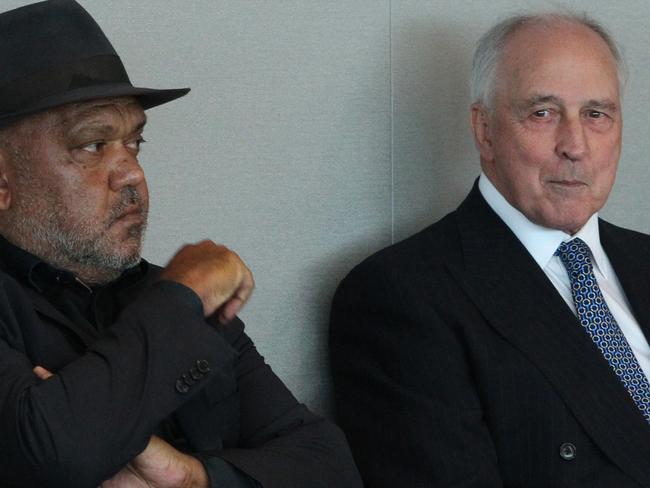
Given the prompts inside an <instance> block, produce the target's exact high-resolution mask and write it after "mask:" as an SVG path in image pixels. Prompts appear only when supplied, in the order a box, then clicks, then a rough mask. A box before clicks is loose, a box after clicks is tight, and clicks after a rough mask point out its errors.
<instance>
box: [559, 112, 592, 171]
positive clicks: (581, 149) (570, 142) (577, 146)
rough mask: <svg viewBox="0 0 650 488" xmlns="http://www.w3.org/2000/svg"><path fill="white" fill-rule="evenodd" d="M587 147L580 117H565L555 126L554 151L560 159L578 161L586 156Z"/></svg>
mask: <svg viewBox="0 0 650 488" xmlns="http://www.w3.org/2000/svg"><path fill="white" fill-rule="evenodd" d="M588 150H589V145H588V142H587V138H586V135H585V127H584V126H583V124H582V120H581V117H580V116H576V117H566V118H564V119H563V120H562V122H561V123H560V124H559V125H558V126H557V135H556V147H555V151H556V153H557V155H558V156H559V157H561V158H562V159H568V160H569V161H579V160H581V159H582V158H584V156H585V155H586V154H587V151H588Z"/></svg>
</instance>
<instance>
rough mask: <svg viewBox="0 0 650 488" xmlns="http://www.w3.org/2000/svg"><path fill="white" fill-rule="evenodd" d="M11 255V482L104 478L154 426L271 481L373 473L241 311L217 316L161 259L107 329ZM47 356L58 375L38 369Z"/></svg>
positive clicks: (337, 481)
mask: <svg viewBox="0 0 650 488" xmlns="http://www.w3.org/2000/svg"><path fill="white" fill-rule="evenodd" d="M5 269H6V263H4V262H1V260H0V486H21V487H30V488H31V487H39V488H40V487H46V486H61V487H66V488H70V487H85V488H95V487H97V486H98V485H99V483H100V482H101V481H102V480H105V479H107V478H109V477H110V476H112V474H114V473H115V472H116V471H118V470H119V469H120V468H121V467H122V466H124V465H125V464H126V463H127V462H128V461H129V460H130V459H132V458H133V457H134V456H135V455H137V454H138V453H139V452H141V451H142V450H143V449H144V447H145V446H146V444H147V442H148V439H149V437H150V435H151V434H152V433H154V432H155V433H158V434H160V435H163V436H164V437H165V438H166V439H167V440H169V441H170V442H172V443H173V444H174V445H176V446H179V447H181V448H184V449H187V450H188V451H190V452H192V453H193V454H197V455H201V454H206V455H213V456H220V457H222V458H224V459H226V460H227V461H229V462H230V463H232V464H233V465H235V466H237V467H238V468H239V469H241V470H242V471H243V472H245V473H247V474H249V475H250V476H252V477H253V478H255V479H256V480H258V481H259V482H260V483H261V484H262V485H263V486H264V487H305V486H320V487H328V488H329V487H333V486H358V485H359V484H360V482H359V479H358V474H356V469H355V467H354V464H353V462H352V458H351V455H350V454H349V450H348V448H347V445H346V442H345V439H344V437H343V435H342V433H341V432H340V431H339V430H338V429H337V428H336V427H335V426H334V425H332V424H331V423H329V422H326V421H324V420H322V419H320V418H318V417H316V416H314V415H313V414H311V413H310V412H309V411H308V410H307V409H306V408H305V407H304V406H303V405H300V404H298V403H297V401H296V400H295V398H294V397H293V396H292V395H291V393H290V392H289V391H288V390H287V388H286V387H285V386H284V385H283V384H282V382H281V381H280V380H279V379H278V378H277V377H276V376H275V375H274V374H273V372H272V371H271V370H270V368H269V367H268V366H267V365H266V364H265V363H264V360H263V358H262V357H261V356H260V355H259V354H258V352H257V351H256V349H255V347H254V345H253V343H252V342H251V340H250V339H249V338H248V336H247V335H246V334H245V333H244V330H243V329H244V326H243V324H242V322H241V321H239V320H235V321H233V322H232V323H230V324H228V325H227V326H222V325H218V324H216V323H215V321H214V320H211V322H212V323H211V324H207V323H206V320H205V319H204V318H203V316H202V314H201V313H200V312H201V307H200V302H198V297H196V295H194V294H193V292H192V291H191V290H189V289H188V288H185V287H183V286H181V285H178V284H175V283H171V282H159V283H156V281H157V274H158V273H157V270H153V272H150V273H148V274H147V275H146V278H145V279H144V280H140V281H137V282H135V283H133V284H131V285H130V286H129V287H127V288H124V289H122V290H121V292H120V293H119V295H118V296H117V302H118V303H117V304H116V307H115V310H116V312H117V317H116V320H115V322H114V323H113V324H112V326H111V327H110V328H108V329H107V331H106V332H105V333H104V334H99V333H97V334H94V335H93V334H92V333H91V332H88V330H87V329H83V328H81V327H79V326H78V325H77V324H75V323H73V322H71V321H70V320H69V319H67V318H66V317H64V316H63V315H62V314H61V313H60V312H59V311H58V310H57V309H55V308H54V307H53V306H52V305H51V304H50V303H49V302H48V301H46V300H45V299H44V298H43V297H42V296H41V295H40V294H39V293H37V292H36V291H35V290H34V289H33V288H31V287H29V286H25V285H23V284H21V283H19V282H18V281H16V280H15V279H14V278H12V277H11V276H9V275H8V274H7V273H5V272H4V270H5ZM184 294H185V295H184ZM35 365H41V366H44V367H46V368H47V369H49V370H51V371H52V372H54V373H55V376H54V377H53V378H50V379H48V380H46V381H41V380H38V379H37V378H36V376H35V375H34V373H33V372H32V368H33V367H34V366H35ZM161 425H163V426H166V428H164V429H162V430H160V426H161Z"/></svg>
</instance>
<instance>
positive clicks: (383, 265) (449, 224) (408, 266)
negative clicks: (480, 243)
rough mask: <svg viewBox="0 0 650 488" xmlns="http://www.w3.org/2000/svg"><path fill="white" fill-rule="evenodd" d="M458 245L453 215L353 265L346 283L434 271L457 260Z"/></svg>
mask: <svg viewBox="0 0 650 488" xmlns="http://www.w3.org/2000/svg"><path fill="white" fill-rule="evenodd" d="M460 253H461V245H460V237H459V234H458V227H457V225H456V221H455V212H452V213H450V214H448V215H447V216H445V217H443V218H442V219H441V220H439V221H437V222H435V223H434V224H431V225H429V226H428V227H425V228H424V229H422V230H421V231H419V232H417V233H416V234H413V235H411V236H409V237H407V238H406V239H404V240H402V241H399V242H397V243H395V244H392V245H390V246H387V247H385V248H383V249H381V250H379V251H377V252H375V253H374V254H372V255H370V256H369V257H367V258H366V259H364V260H363V261H361V262H360V263H359V264H357V265H356V266H355V267H354V268H353V269H352V270H351V271H350V273H349V274H348V276H347V277H346V279H345V280H344V282H345V281H346V280H354V281H356V280H357V279H362V280H364V281H366V280H368V279H373V277H378V276H382V277H384V278H386V277H387V276H396V275H400V276H401V275H404V276H409V275H410V276H413V273H417V272H421V271H422V269H423V268H428V269H436V268H438V267H441V266H443V265H444V264H445V263H449V262H451V261H454V260H457V259H460V257H461V256H460Z"/></svg>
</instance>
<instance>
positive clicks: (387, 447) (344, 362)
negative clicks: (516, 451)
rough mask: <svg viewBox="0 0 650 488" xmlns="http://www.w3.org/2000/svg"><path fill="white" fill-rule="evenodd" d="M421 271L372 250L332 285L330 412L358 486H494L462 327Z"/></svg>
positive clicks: (497, 483)
mask: <svg viewBox="0 0 650 488" xmlns="http://www.w3.org/2000/svg"><path fill="white" fill-rule="evenodd" d="M423 272H424V271H422V270H421V269H420V270H408V269H405V267H404V266H401V265H400V263H399V262H390V261H389V260H387V259H385V258H379V259H378V258H377V256H375V257H374V258H371V259H370V260H367V261H365V262H364V263H362V264H361V265H359V266H358V267H357V268H355V269H354V270H353V271H352V272H351V273H350V275H349V276H348V277H347V278H346V279H345V280H344V281H343V282H342V284H341V285H340V287H339V289H338V290H337V293H336V295H335V297H334V301H333V306H332V313H331V328H330V355H331V365H332V373H333V378H334V388H335V401H336V408H337V419H338V421H339V423H340V425H341V427H342V428H343V430H344V431H345V433H346V434H347V436H348V439H349V441H350V446H351V448H352V452H353V455H354V457H355V459H356V462H357V465H358V466H359V470H360V471H361V474H362V477H363V480H364V483H365V486H367V487H370V488H383V487H386V488H388V487H391V488H392V487H395V486H408V487H409V488H424V487H427V488H431V487H455V488H461V487H462V488H469V487H476V488H479V487H480V488H497V487H502V486H503V484H502V481H501V477H500V474H499V470H498V466H497V457H496V452H495V449H494V446H493V443H492V440H491V437H490V433H489V431H488V429H487V427H486V424H485V422H484V420H483V410H482V406H481V402H480V394H479V392H478V391H477V388H476V385H475V382H474V381H473V378H472V371H471V364H470V358H469V357H468V354H467V352H466V350H465V348H464V347H463V339H462V332H461V331H459V330H458V329H460V327H457V326H458V324H456V323H454V319H453V316H454V315H453V311H452V313H448V312H449V311H446V310H443V309H442V308H441V307H442V305H439V302H440V300H439V299H437V298H436V297H435V293H436V290H433V291H432V290H430V289H429V288H425V287H423V286H420V285H419V283H418V278H417V277H418V273H423ZM439 281H440V280H439ZM443 317H444V318H443Z"/></svg>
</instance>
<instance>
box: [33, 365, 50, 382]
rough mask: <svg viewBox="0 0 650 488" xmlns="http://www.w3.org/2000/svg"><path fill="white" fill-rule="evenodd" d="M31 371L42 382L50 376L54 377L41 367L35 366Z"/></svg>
mask: <svg viewBox="0 0 650 488" xmlns="http://www.w3.org/2000/svg"><path fill="white" fill-rule="evenodd" d="M32 371H34V374H35V375H36V376H38V377H39V378H40V379H42V380H46V379H48V378H50V377H51V376H54V375H53V374H52V373H50V372H49V371H48V370H47V369H45V368H44V367H42V366H36V367H34V369H33V370H32Z"/></svg>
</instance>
